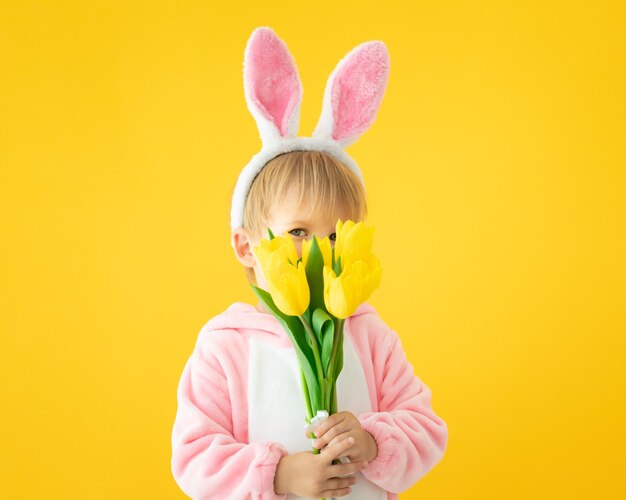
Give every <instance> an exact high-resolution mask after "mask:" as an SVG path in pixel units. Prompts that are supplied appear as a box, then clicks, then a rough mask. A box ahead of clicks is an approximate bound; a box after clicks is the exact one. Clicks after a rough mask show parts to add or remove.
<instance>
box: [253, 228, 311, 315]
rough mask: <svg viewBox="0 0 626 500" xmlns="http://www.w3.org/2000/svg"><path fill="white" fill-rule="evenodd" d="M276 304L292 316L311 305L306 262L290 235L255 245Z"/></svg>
mask: <svg viewBox="0 0 626 500" xmlns="http://www.w3.org/2000/svg"><path fill="white" fill-rule="evenodd" d="M254 251H255V253H256V255H257V257H258V260H259V265H260V266H261V269H262V271H263V275H264V276H265V279H266V281H267V285H268V288H269V290H268V292H269V293H270V295H271V296H272V300H273V301H274V303H275V304H276V307H278V309H280V310H281V311H282V312H283V313H284V314H287V315H289V316H299V315H301V314H303V313H304V311H306V310H307V308H308V307H309V302H310V291H309V284H308V282H307V279H306V273H305V269H304V265H303V263H302V262H297V261H298V253H297V252H296V248H295V245H294V242H293V239H292V238H291V237H290V236H275V237H274V238H273V239H272V240H268V239H262V240H261V241H260V244H259V245H258V246H256V247H255V248H254Z"/></svg>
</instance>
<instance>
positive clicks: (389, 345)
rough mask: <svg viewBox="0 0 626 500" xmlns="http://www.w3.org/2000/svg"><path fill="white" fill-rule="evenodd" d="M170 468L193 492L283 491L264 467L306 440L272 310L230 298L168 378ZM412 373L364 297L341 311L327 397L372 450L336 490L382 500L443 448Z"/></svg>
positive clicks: (271, 495)
mask: <svg viewBox="0 0 626 500" xmlns="http://www.w3.org/2000/svg"><path fill="white" fill-rule="evenodd" d="M177 397H178V409H177V412H176V417H175V421H174V425H173V430H172V459H171V467H172V473H173V476H174V479H175V480H176V482H177V484H178V485H179V487H180V488H181V489H182V490H183V491H184V492H185V493H186V494H187V495H188V496H190V497H191V498H194V499H254V500H269V499H288V500H295V499H298V498H300V497H298V496H296V495H293V494H289V495H277V494H276V493H275V491H274V476H275V473H276V467H277V465H278V462H279V461H280V459H281V458H282V457H284V456H286V455H287V454H291V453H297V452H301V451H310V450H311V449H312V445H311V440H310V439H307V437H306V436H305V432H304V425H305V423H306V420H305V417H306V406H305V402H304V397H303V393H302V386H301V379H300V371H299V366H298V363H297V358H296V352H295V349H294V347H293V344H292V343H291V340H290V339H289V337H288V335H287V332H285V330H284V328H283V327H282V325H281V324H280V323H279V321H278V320H277V319H276V318H275V317H274V316H273V315H272V314H270V313H265V312H260V311H258V310H257V309H256V308H255V307H254V306H253V305H250V304H247V303H244V302H235V303H234V304H232V305H231V306H229V307H228V308H227V309H226V310H225V311H224V312H222V313H220V314H219V315H217V316H215V317H214V318H212V319H211V320H209V321H208V323H206V324H205V325H204V326H203V327H202V329H201V330H200V333H199V335H198V338H197V341H196V344H195V347H194V350H193V352H192V354H191V356H190V357H189V359H188V360H187V363H186V364H185V367H184V369H183V372H182V375H181V378H180V382H179V385H178V393H177ZM431 398H432V391H431V390H430V389H429V388H428V387H427V386H426V385H425V384H424V383H423V382H422V381H421V380H420V379H419V378H418V377H417V376H416V375H415V374H414V372H413V366H412V365H411V364H410V363H409V362H408V361H407V358H406V355H405V353H404V350H403V349H402V345H401V342H400V338H399V337H398V334H397V333H396V332H395V331H394V330H393V329H391V328H390V327H389V326H388V325H387V324H386V323H385V322H384V321H383V320H382V319H381V318H380V316H379V315H378V313H377V311H376V310H375V309H374V307H373V306H372V305H370V304H369V303H363V304H361V305H360V306H359V307H358V308H357V310H356V311H355V313H354V314H353V315H352V316H351V317H349V318H347V319H346V320H345V322H344V366H343V369H342V371H341V373H340V374H339V377H338V379H337V407H338V410H339V411H350V412H352V413H353V414H354V415H355V416H356V417H357V418H358V420H359V422H360V423H361V426H362V428H363V429H364V430H366V431H367V432H369V433H370V434H371V435H372V436H373V437H374V439H375V441H376V445H377V447H378V453H377V455H376V458H375V459H374V460H372V461H371V462H370V463H369V464H368V466H367V467H366V468H365V469H363V470H362V471H361V472H360V473H358V475H357V476H356V477H357V478H358V481H357V483H356V484H354V485H353V486H352V487H351V489H352V491H351V493H350V494H349V495H347V496H344V497H341V498H346V499H348V498H353V499H359V500H392V499H397V498H398V497H397V494H398V493H401V492H403V491H405V490H407V489H408V488H410V487H411V486H412V485H414V484H415V483H416V482H417V481H419V480H420V479H421V478H422V477H424V475H425V474H426V473H428V472H429V471H430V470H431V469H432V468H433V467H434V466H435V465H436V464H437V463H438V462H439V461H441V459H442V458H443V455H444V452H445V449H446V446H447V440H448V428H447V425H446V423H445V422H444V420H443V419H442V418H441V417H439V416H438V415H437V414H435V412H434V411H433V408H432V405H431Z"/></svg>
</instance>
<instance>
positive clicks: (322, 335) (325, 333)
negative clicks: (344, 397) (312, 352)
mask: <svg viewBox="0 0 626 500" xmlns="http://www.w3.org/2000/svg"><path fill="white" fill-rule="evenodd" d="M313 330H314V331H315V335H316V336H317V338H318V339H319V342H320V345H321V346H322V368H323V369H324V377H326V376H327V375H328V370H329V366H328V364H329V361H330V355H331V353H332V350H333V339H334V337H335V335H334V333H335V324H334V322H333V319H332V318H331V317H330V316H329V315H328V314H327V313H326V311H324V309H321V308H318V309H316V310H315V312H314V313H313Z"/></svg>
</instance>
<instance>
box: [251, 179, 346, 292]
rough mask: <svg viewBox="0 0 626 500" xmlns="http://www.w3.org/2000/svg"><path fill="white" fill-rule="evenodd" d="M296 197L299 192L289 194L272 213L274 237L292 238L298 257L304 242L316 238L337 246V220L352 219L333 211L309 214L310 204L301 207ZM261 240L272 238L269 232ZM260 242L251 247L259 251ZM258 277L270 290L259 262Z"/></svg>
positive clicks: (253, 241) (270, 223)
mask: <svg viewBox="0 0 626 500" xmlns="http://www.w3.org/2000/svg"><path fill="white" fill-rule="evenodd" d="M295 195H296V192H295V189H291V190H290V191H288V192H287V194H286V195H285V198H284V199H283V200H282V203H280V205H278V206H277V207H276V208H275V209H274V211H273V212H272V214H271V216H270V221H269V227H270V229H271V230H272V233H274V235H275V236H284V235H285V233H287V234H288V235H289V236H291V238H292V239H293V242H294V245H295V247H296V252H298V257H301V256H302V240H309V239H311V238H312V237H313V235H315V236H316V237H317V238H319V239H324V238H325V237H326V236H328V237H329V239H330V243H331V245H332V246H334V245H335V238H336V235H335V226H336V224H337V220H338V219H341V220H342V221H345V220H346V219H349V217H345V214H343V213H330V211H318V212H317V213H309V206H307V204H306V202H305V203H304V206H301V207H298V206H297V204H296V201H297V200H296V198H295ZM261 238H265V239H267V238H269V235H268V233H267V228H265V233H264V234H263V235H262V236H261ZM259 241H260V239H254V240H253V239H251V240H250V243H251V247H252V248H254V247H256V246H257V245H258V244H259ZM255 261H256V255H255ZM254 273H255V275H256V279H257V284H258V286H260V287H261V288H263V289H265V290H267V282H266V281H265V277H264V276H263V272H262V270H261V267H260V265H259V263H258V261H256V264H255V266H254Z"/></svg>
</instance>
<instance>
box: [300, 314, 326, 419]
mask: <svg viewBox="0 0 626 500" xmlns="http://www.w3.org/2000/svg"><path fill="white" fill-rule="evenodd" d="M298 318H300V321H302V324H303V325H304V329H305V330H306V332H307V333H308V335H309V337H310V338H311V345H312V346H313V356H314V357H315V367H316V368H317V381H318V382H319V385H320V390H321V392H322V394H321V398H320V401H321V402H322V404H324V401H325V400H326V390H325V389H326V384H325V383H324V382H325V381H324V372H323V371H322V360H321V358H320V352H319V347H318V345H317V339H316V338H315V333H313V330H312V329H311V325H309V323H308V322H307V320H306V319H305V318H304V316H303V315H300V316H298ZM319 409H323V408H319Z"/></svg>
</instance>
